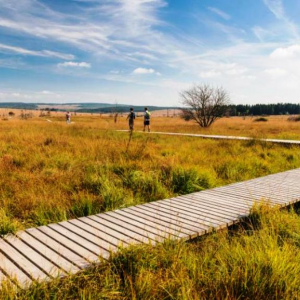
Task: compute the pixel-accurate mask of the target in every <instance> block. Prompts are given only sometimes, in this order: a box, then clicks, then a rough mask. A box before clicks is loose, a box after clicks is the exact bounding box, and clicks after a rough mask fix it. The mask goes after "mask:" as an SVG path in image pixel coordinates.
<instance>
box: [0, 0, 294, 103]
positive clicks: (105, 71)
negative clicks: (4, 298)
mask: <svg viewBox="0 0 300 300" xmlns="http://www.w3.org/2000/svg"><path fill="white" fill-rule="evenodd" d="M299 13H300V1H298V0H0V102H42V103H69V102H102V103H118V104H132V105H158V106H180V105H181V99H180V92H182V91H184V90H186V89H189V88H191V87H192V86H193V85H194V84H210V85H212V86H214V87H223V88H224V89H225V90H227V92H228V93H229V95H230V99H231V102H232V103H234V104H255V103H278V102H291V103H299V102H300V84H299V83H300V18H299Z"/></svg>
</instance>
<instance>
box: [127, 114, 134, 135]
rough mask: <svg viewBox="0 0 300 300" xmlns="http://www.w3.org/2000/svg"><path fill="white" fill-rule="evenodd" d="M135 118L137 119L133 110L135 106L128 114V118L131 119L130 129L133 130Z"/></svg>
mask: <svg viewBox="0 0 300 300" xmlns="http://www.w3.org/2000/svg"><path fill="white" fill-rule="evenodd" d="M134 119H135V112H134V111H133V108H130V113H129V114H128V116H127V120H129V130H131V131H132V130H133V126H134Z"/></svg>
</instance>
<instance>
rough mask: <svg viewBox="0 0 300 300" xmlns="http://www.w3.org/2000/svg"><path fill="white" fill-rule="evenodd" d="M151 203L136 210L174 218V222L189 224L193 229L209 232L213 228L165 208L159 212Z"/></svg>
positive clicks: (139, 206)
mask: <svg viewBox="0 0 300 300" xmlns="http://www.w3.org/2000/svg"><path fill="white" fill-rule="evenodd" d="M150 204H151V203H146V204H142V205H138V206H136V207H135V208H138V209H140V210H141V211H146V212H147V213H148V212H149V211H150V212H152V213H155V214H156V215H159V216H163V217H167V218H172V219H173V220H174V221H178V222H181V223H183V224H187V225H189V226H192V227H193V228H196V229H199V230H205V232H209V231H210V230H211V229H212V227H211V226H209V225H205V224H200V223H195V222H194V221H192V220H190V219H189V218H186V216H181V215H179V214H178V213H177V212H174V211H169V210H167V209H164V208H160V209H159V210H158V209H157V207H153V206H151V205H150Z"/></svg>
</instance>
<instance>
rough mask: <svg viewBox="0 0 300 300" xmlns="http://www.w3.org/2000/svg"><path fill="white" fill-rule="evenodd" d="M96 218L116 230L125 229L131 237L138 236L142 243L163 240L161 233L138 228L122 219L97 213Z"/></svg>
mask: <svg viewBox="0 0 300 300" xmlns="http://www.w3.org/2000/svg"><path fill="white" fill-rule="evenodd" d="M95 217H96V218H98V221H99V222H101V223H102V224H104V223H105V224H108V225H109V226H111V227H112V228H114V229H116V230H123V232H124V231H125V230H127V233H128V235H131V237H134V238H135V237H138V238H139V239H140V241H141V242H143V243H152V242H154V243H156V242H162V241H163V240H165V238H164V237H163V236H162V235H158V234H154V233H152V232H150V231H148V230H144V229H140V228H138V227H136V226H133V225H131V224H129V223H125V222H123V221H120V220H118V219H114V218H112V217H111V216H109V215H106V214H99V215H95Z"/></svg>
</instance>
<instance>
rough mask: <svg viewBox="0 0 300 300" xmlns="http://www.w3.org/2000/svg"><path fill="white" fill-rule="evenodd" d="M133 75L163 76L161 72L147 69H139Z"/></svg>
mask: <svg viewBox="0 0 300 300" xmlns="http://www.w3.org/2000/svg"><path fill="white" fill-rule="evenodd" d="M132 73H133V74H139V75H144V74H156V75H161V74H160V73H159V72H156V71H155V70H154V69H151V68H150V69H146V68H137V69H135V70H134V71H133V72H132Z"/></svg>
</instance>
